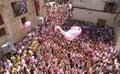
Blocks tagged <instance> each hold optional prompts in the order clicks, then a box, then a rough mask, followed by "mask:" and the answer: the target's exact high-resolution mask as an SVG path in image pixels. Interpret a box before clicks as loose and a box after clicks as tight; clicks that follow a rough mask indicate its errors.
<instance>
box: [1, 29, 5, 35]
mask: <svg viewBox="0 0 120 74" xmlns="http://www.w3.org/2000/svg"><path fill="white" fill-rule="evenodd" d="M5 34H6V31H5V28H1V29H0V36H3V35H5Z"/></svg>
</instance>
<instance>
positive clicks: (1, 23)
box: [0, 14, 4, 25]
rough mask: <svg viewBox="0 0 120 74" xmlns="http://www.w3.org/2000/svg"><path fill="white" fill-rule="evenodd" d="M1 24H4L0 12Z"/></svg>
mask: <svg viewBox="0 0 120 74" xmlns="http://www.w3.org/2000/svg"><path fill="white" fill-rule="evenodd" d="M2 24H4V21H3V18H2V16H1V14H0V25H2Z"/></svg>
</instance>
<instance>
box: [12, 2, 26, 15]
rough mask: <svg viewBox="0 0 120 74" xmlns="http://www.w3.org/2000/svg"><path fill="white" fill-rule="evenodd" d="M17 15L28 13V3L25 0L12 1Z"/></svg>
mask: <svg viewBox="0 0 120 74" xmlns="http://www.w3.org/2000/svg"><path fill="white" fill-rule="evenodd" d="M11 6H12V9H13V12H14V15H15V17H17V16H20V15H22V14H24V13H27V12H28V10H27V4H26V2H25V1H22V0H21V1H16V2H12V3H11Z"/></svg>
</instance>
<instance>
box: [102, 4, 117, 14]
mask: <svg viewBox="0 0 120 74" xmlns="http://www.w3.org/2000/svg"><path fill="white" fill-rule="evenodd" d="M104 11H109V12H116V11H117V3H112V2H109V3H108V2H107V3H106V4H105V8H104Z"/></svg>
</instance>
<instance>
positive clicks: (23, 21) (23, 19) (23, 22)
mask: <svg viewBox="0 0 120 74" xmlns="http://www.w3.org/2000/svg"><path fill="white" fill-rule="evenodd" d="M26 21H27V19H26V18H25V17H23V18H21V22H22V24H23V25H24V24H25V22H26Z"/></svg>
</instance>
